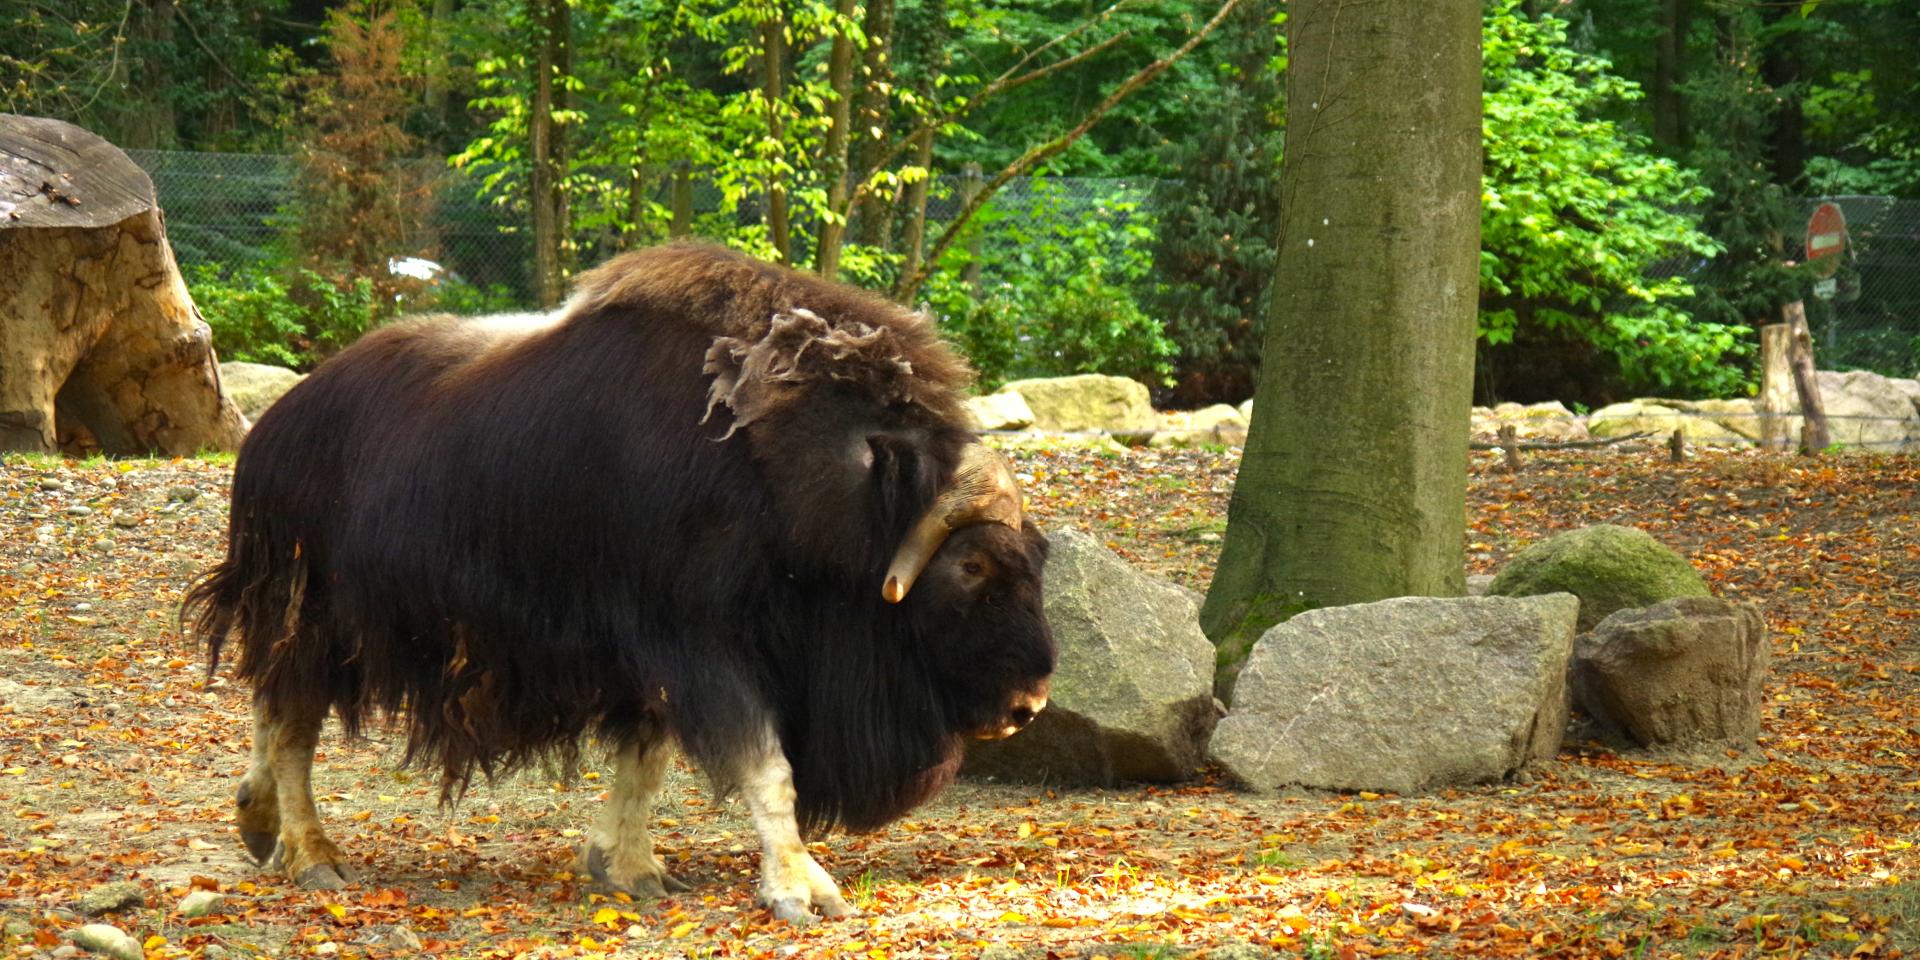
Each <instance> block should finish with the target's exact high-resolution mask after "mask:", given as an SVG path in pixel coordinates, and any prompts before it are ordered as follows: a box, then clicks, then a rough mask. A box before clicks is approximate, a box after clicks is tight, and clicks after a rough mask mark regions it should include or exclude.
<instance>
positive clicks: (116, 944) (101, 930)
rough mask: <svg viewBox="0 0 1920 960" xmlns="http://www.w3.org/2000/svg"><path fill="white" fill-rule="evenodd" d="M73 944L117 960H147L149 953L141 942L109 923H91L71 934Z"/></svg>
mask: <svg viewBox="0 0 1920 960" xmlns="http://www.w3.org/2000/svg"><path fill="white" fill-rule="evenodd" d="M69 936H71V937H72V938H73V942H74V943H76V944H79V945H80V946H82V947H85V948H86V949H88V950H90V951H92V952H94V953H99V954H105V955H106V956H109V957H113V958H115V960H145V958H146V955H147V952H146V951H145V950H143V949H141V947H140V941H138V940H135V939H134V938H133V937H132V936H130V935H128V933H127V932H126V931H125V930H122V929H120V928H119V927H116V926H114V925H112V924H108V923H89V924H87V925H86V926H84V927H81V928H80V929H78V930H75V931H73V933H71V934H69Z"/></svg>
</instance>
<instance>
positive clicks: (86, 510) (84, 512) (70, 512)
mask: <svg viewBox="0 0 1920 960" xmlns="http://www.w3.org/2000/svg"><path fill="white" fill-rule="evenodd" d="M65 513H66V515H67V516H69V517H91V516H93V508H92V507H89V506H86V505H85V504H74V505H73V506H71V507H68V508H67V509H66V511H65Z"/></svg>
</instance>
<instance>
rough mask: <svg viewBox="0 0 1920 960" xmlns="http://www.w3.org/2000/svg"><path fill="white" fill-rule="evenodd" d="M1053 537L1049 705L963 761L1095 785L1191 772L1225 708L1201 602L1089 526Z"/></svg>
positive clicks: (1006, 772) (994, 772)
mask: <svg viewBox="0 0 1920 960" xmlns="http://www.w3.org/2000/svg"><path fill="white" fill-rule="evenodd" d="M1048 538H1049V540H1050V541H1051V542H1052V549H1051V552H1050V554H1049V556H1048V560H1047V586H1046V611H1047V620H1048V621H1049V622H1050V623H1051V624H1052V625H1053V637H1054V642H1055V643H1057V644H1058V645H1059V648H1060V659H1059V665H1058V666H1057V667H1056V668H1055V670H1054V674H1053V690H1052V694H1051V696H1050V698H1049V703H1048V706H1047V709H1046V710H1044V711H1042V712H1041V714H1040V716H1039V717H1038V718H1036V719H1035V720H1034V721H1033V723H1032V724H1031V725H1029V726H1028V727H1027V728H1026V729H1025V730H1022V731H1020V732H1019V733H1017V734H1015V735H1014V736H1012V737H1009V738H1007V739H1005V740H997V741H991V742H976V743H974V744H973V745H972V746H971V747H970V748H969V750H968V755H967V763H966V768H965V769H966V771H967V772H969V773H975V774H982V775H988V776H998V777H1003V778H1006V779H1011V780H1023V781H1044V782H1047V783H1068V784H1076V785H1097V786H1105V785H1110V784H1113V783H1115V782H1117V781H1121V780H1162V781H1165V780H1184V779H1186V778H1188V777H1190V776H1192V775H1193V773H1194V771H1195V769H1196V768H1197V767H1198V766H1199V765H1200V763H1201V762H1202V761H1203V760H1204V759H1205V757H1206V744H1207V735H1208V734H1209V733H1210V732H1212V730H1213V724H1214V721H1215V719H1217V716H1218V715H1217V713H1216V710H1215V707H1214V702H1213V645H1212V644H1210V643H1208V642H1207V638H1206V635H1205V634H1202V633H1201V632H1200V620H1199V605H1198V604H1196V603H1195V602H1194V601H1193V599H1192V597H1191V595H1190V594H1189V592H1187V591H1183V590H1182V589H1180V588H1179V587H1177V586H1175V585H1173V584H1171V583H1167V582H1164V581H1162V580H1158V579H1155V578H1154V577H1151V576H1148V575H1147V574H1144V573H1141V572H1140V571H1138V570H1135V569H1134V568H1133V567H1131V566H1129V565H1128V564H1127V563H1126V561H1124V560H1121V559H1120V558H1119V557H1117V556H1115V555H1114V554H1113V552H1112V551H1109V550H1108V549H1107V548H1106V547H1104V546H1101V545H1100V543H1099V541H1097V540H1095V539H1094V538H1092V537H1090V536H1087V535H1086V534H1084V533H1081V532H1079V531H1077V530H1071V529H1060V530H1054V531H1052V532H1051V533H1050V534H1049V535H1048Z"/></svg>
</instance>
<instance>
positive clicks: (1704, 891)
mask: <svg viewBox="0 0 1920 960" xmlns="http://www.w3.org/2000/svg"><path fill="white" fill-rule="evenodd" d="M1010 455H1011V456H1012V457H1013V458H1014V460H1015V464H1016V467H1017V469H1018V470H1019V472H1020V473H1021V474H1022V478H1023V481H1024V483H1025V486H1026V489H1027V493H1028V496H1029V500H1030V501H1031V512H1032V514H1033V515H1034V516H1035V517H1036V519H1038V521H1039V522H1040V523H1041V524H1042V525H1043V526H1073V527H1077V528H1080V529H1083V530H1085V531H1087V532H1089V533H1091V534H1093V535H1094V536H1096V537H1098V538H1100V539H1101V540H1102V541H1103V542H1105V543H1106V544H1107V545H1108V546H1109V547H1111V548H1112V549H1114V550H1115V551H1116V552H1118V553H1119V554H1120V555H1122V556H1123V557H1125V558H1126V559H1127V560H1129V561H1130V562H1132V563H1134V564H1135V565H1137V566H1139V567H1141V568H1143V569H1146V570H1148V571H1151V572H1153V573H1155V574H1157V575H1159V576H1162V577H1165V578H1167V579H1169V580H1172V581H1174V582H1176V583H1179V584H1181V585H1183V586H1186V587H1189V588H1192V589H1195V590H1203V589H1204V588H1205V586H1206V582H1207V579H1208V577H1209V576H1210V573H1211V567H1212V564H1213V562H1214V560H1215V558H1216V557H1217V555H1218V553H1219V549H1220V544H1221V539H1222V536H1223V535H1224V531H1225V526H1226V512H1227V504H1228V500H1229V497H1230V494H1231V488H1232V479H1233V473H1234V469H1235V467H1236V466H1237V463H1238V451H1237V450H1229V449H1197V450H1167V451H1161V450H1145V449H1135V450H1130V451H1126V452H1124V453H1121V452H1116V451H1112V450H1110V449H1109V450H1099V449H1086V448H1076V447H1072V446H1057V447H1050V446H1045V445H1042V446H1039V447H1024V448H1021V449H1016V450H1011V451H1010ZM230 471H231V467H230V462H217V461H216V462H207V461H199V460H172V461H123V462H109V461H100V460H91V461H84V462H71V461H60V460H51V459H46V458H25V457H9V458H7V459H6V460H5V461H4V467H3V468H0V531H3V532H4V536H3V537H0V862H3V863H4V871H3V872H0V875H3V876H4V879H3V880H0V913H3V914H4V932H3V937H4V940H3V942H0V949H4V951H5V954H6V955H7V956H21V957H42V956H53V955H54V954H55V952H56V951H58V950H60V949H61V946H62V944H63V943H65V942H66V939H65V938H66V937H67V935H68V934H69V933H70V932H71V931H73V930H75V929H77V928H78V927H80V926H81V925H83V924H85V923H87V922H89V920H90V918H86V917H83V916H81V915H80V914H79V912H78V904H79V902H80V900H81V899H82V897H84V896H85V895H86V893H87V892H88V891H90V890H92V889H94V888H96V887H98V886H101V885H103V884H106V883H110V882H116V881H132V882H133V883H136V884H138V885H139V886H140V887H141V888H142V889H143V890H144V892H145V893H146V897H145V905H144V906H138V907H134V908H131V909H130V910H128V911H126V912H124V913H120V914H117V915H114V916H112V917H108V918H106V919H108V920H109V921H111V922H114V923H116V924H118V925H120V926H121V927H122V928H124V929H125V930H127V931H128V932H129V933H132V934H133V935H134V936H135V938H136V939H138V940H140V941H141V942H142V944H143V947H144V950H145V952H146V956H147V957H149V958H155V960H159V958H175V957H208V958H213V957H239V956H249V955H268V956H314V957H414V956H442V957H515V956H527V957H602V956H605V957H616V956H617V957H636V958H639V957H681V956H702V957H791V956H838V957H867V958H872V960H885V958H892V957H900V958H911V957H973V956H979V955H981V954H982V953H983V952H987V951H988V950H990V949H991V950H993V951H996V953H995V955H997V956H1001V957H1014V956H1020V957H1031V958H1041V957H1149V956H1160V957H1173V956H1188V955H1205V954H1206V953H1207V952H1208V951H1218V952H1217V953H1215V956H1219V957H1228V956H1253V955H1264V954H1267V953H1275V954H1279V955H1288V956H1295V955H1297V956H1310V957H1339V958H1349V957H1365V956H1402V955H1424V956H1437V957H1438V956H1445V957H1458V956H1515V957H1518V956H1556V957H1607V958H1611V957H1625V956H1634V957H1758V956H1767V957H1775V956H1778V957H1797V956H1847V957H1884V958H1894V957H1901V956H1908V957H1912V956H1920V880H1917V879H1916V873H1920V853H1917V852H1916V849H1915V845H1916V844H1917V843H1920V499H1917V498H1916V492H1915V491H1916V490H1920V462H1917V461H1915V460H1913V459H1911V458H1898V457H1849V458H1828V459H1806V458H1794V457H1786V456H1780V455H1772V454H1761V453H1753V452H1705V453H1703V454H1702V455H1701V456H1699V457H1697V458H1696V459H1694V460H1691V461H1689V462H1687V463H1684V464H1671V463H1668V462H1666V461H1665V458H1664V455H1662V454H1658V453H1657V452H1656V451H1653V450H1638V451H1636V450H1618V449H1616V450H1611V451H1599V452H1574V451H1569V452H1564V453H1554V454H1546V455H1540V456H1537V457H1535V458H1533V459H1532V460H1531V461H1530V462H1529V464H1528V466H1527V467H1526V468H1525V469H1523V470H1522V471H1520V472H1519V473H1516V474H1508V473H1505V472H1503V471H1502V470H1500V469H1499V466H1498V461H1497V459H1496V458H1495V457H1494V456H1491V455H1484V456H1483V455H1476V457H1475V459H1474V462H1473V480H1472V484H1471V489H1470V495H1469V504H1468V515H1469V530H1468V537H1467V541H1468V542H1467V543H1466V545H1465V547H1466V556H1467V562H1468V567H1469V571H1470V572H1474V573H1490V572H1492V571H1493V570H1495V569H1497V568H1498V567H1499V565H1500V564H1501V563H1502V562H1504V561H1505V559H1506V558H1508V557H1510V556H1511V555H1512V554H1513V553H1514V552H1515V551H1517V550H1519V549H1522V548H1524V547H1525V546H1527V545H1528V544H1530V543H1533V542H1535V541H1538V540H1539V539H1542V538H1544V537H1547V536H1551V535H1552V534H1554V533H1557V532H1560V531H1563V530H1567V529H1572V528H1574V527H1578V526H1583V525H1587V524H1592V523H1600V522H1611V523H1625V524H1631V525H1634V526H1639V527H1642V528H1644V529H1646V530H1648V531H1649V532H1651V533H1652V534H1653V535H1654V536H1656V537H1658V538H1659V539H1661V540H1663V541H1664V542H1666V543H1668V544H1670V545H1672V546H1674V547H1675V548H1676V549H1679V550H1681V551H1682V552H1683V553H1685V554H1686V555H1687V556H1688V557H1689V558H1691V559H1692V561H1693V562H1694V563H1695V565H1696V566H1698V567H1699V568H1700V569H1701V570H1702V572H1703V573H1704V574H1705V575H1706V576H1707V578H1708V580H1709V581H1710V583H1711V584H1712V585H1713V587H1714V589H1715V590H1716V592H1718V593H1720V594H1721V595H1723V596H1727V597H1730V598H1734V599H1738V600H1743V601H1749V602H1754V603H1758V604H1760V605H1761V607H1762V608H1763V609H1764V611H1765V614H1766V618H1767V621H1768V624H1769V626H1770V628H1771V633H1772V636H1773V640H1774V643H1775V653H1776V657H1775V661H1774V670H1773V674H1772V676H1771V678H1770V679H1769V682H1768V685H1767V691H1766V692H1767V706H1766V711H1765V716H1764V718H1763V735H1762V738H1761V741H1760V743H1759V746H1758V749H1756V750H1753V751H1750V752H1749V753H1747V754H1739V753H1735V752H1731V751H1729V752H1727V753H1724V754H1717V755H1706V756H1701V755H1693V756H1652V755H1639V754H1626V753H1617V752H1614V751H1611V750H1609V749H1607V748H1605V747H1603V746H1600V745H1598V744H1591V743H1569V744H1568V745H1567V747H1566V748H1565V749H1564V750H1563V751H1562V753H1561V755H1560V757H1559V758H1558V759H1557V760H1555V761H1554V762H1552V763H1546V764H1540V765H1537V766H1536V767H1534V768H1533V769H1531V770H1530V771H1529V772H1528V773H1527V774H1526V775H1525V776H1523V777H1522V778H1521V779H1519V780H1517V781H1515V782H1512V783H1504V784H1491V785H1486V786H1482V787H1475V788H1467V789H1454V790H1445V791H1438V792H1435V793H1431V794H1424V795H1420V796H1410V797H1401V796H1394V795H1390V794H1389V795H1378V794H1373V793H1355V794H1336V793H1327V792H1318V791H1304V790H1295V791H1289V792H1283V793H1280V794H1268V795H1259V794H1251V793H1245V792H1241V791H1238V790H1236V789H1234V788H1233V787H1232V785H1231V784H1229V783H1227V782H1225V781H1224V780H1223V779H1222V778H1221V777H1220V776H1219V775H1218V774H1217V772H1214V771H1202V775H1201V776H1200V777H1198V778H1197V779H1196V780H1195V781H1193V782H1192V783H1189V784H1183V785H1160V786H1152V785H1138V786H1132V787H1127V788H1121V789H1111V790H1084V789H1067V788H1061V787H1055V788H1047V787H1042V786H1033V785H1022V784H1003V783H991V782H982V781H977V780H968V781H963V782H962V783H961V784H960V785H958V786H956V787H955V788H954V789H953V790H951V791H949V792H948V793H947V794H946V795H944V796H942V797H941V798H939V799H938V800H936V801H935V802H933V803H931V804H929V805H928V806H926V807H924V808H922V809H920V810H918V811H915V813H914V814H913V815H912V816H910V817H909V818H908V819H906V820H904V821H901V822H899V823H896V824H894V825H892V826H890V827H888V828H886V829H883V830H881V831H879V832H876V833H873V834H869V835H861V836H836V837H831V838H828V839H827V840H826V841H824V842H822V843H819V844H816V845H815V847H814V850H815V854H816V856H817V857H819V858H820V859H821V861H822V863H823V864H824V865H825V866H826V867H827V869H828V870H829V871H830V872H832V873H833V874H834V875H835V876H836V877H837V878H839V880H840V881H841V884H842V887H843V889H844V890H845V891H846V892H847V894H848V896H849V897H850V898H851V899H852V900H853V901H854V902H855V903H856V905H857V906H859V907H860V908H861V910H862V914H861V915H860V916H858V917H855V918H852V919H848V920H842V921H833V922H824V923H820V924H816V925H814V926H812V927H809V928H805V929H794V928H790V927H788V926H787V925H786V924H784V923H779V922H775V921H772V920H770V918H769V916H768V915H767V913H766V911H764V910H762V909H760V908H758V907H757V906H756V905H755V904H754V903H753V899H752V897H753V888H754V883H755V882H756V879H757V865H758V841H757V839H756V838H755V836H754V834H753V832H752V828H751V824H750V823H749V821H748V820H747V818H746V817H745V816H744V814H743V811H742V810H740V809H739V808H738V805H737V804H735V803H732V802H728V801H722V800H719V799H716V798H715V797H714V796H713V795H712V793H711V792H710V791H709V790H708V788H707V786H706V784H705V783H704V781H703V780H701V779H699V778H697V777H696V776H694V775H693V774H692V773H691V772H690V771H689V770H687V769H685V768H684V767H677V768H676V769H675V770H674V771H673V773H672V775H671V777H670V782H669V784H668V789H667V790H666V792H665V793H664V794H663V796H662V800H661V803H660V806H659V810H658V818H657V820H656V828H657V829H656V832H655V838H656V842H657V844H658V846H659V850H660V853H661V856H662V857H663V859H664V860H666V862H667V863H668V865H669V867H670V869H673V870H674V871H675V872H676V873H678V874H681V875H684V876H685V877H686V878H687V879H689V880H690V881H692V882H693V884H694V890H693V892H691V893H687V894H680V895H675V896H671V897H667V898H665V899H662V900H658V901H653V902H641V903H636V902H631V901H629V900H628V899H627V898H625V897H624V896H619V895H613V896H609V895H607V894H606V892H605V891H602V890H599V889H596V888H595V887H594V886H593V884H592V883H591V882H589V881H588V880H587V879H585V878H584V877H583V876H581V875H580V874H578V873H577V872H576V870H577V867H576V864H575V851H576V849H577V847H578V845H579V844H580V843H581V842H582V840H583V838H584V831H585V830H586V828H587V826H588V825H589V823H590V822H591V820H592V819H593V815H594V813H595V812H596V810H597V809H598V807H599V804H600V803H602V802H603V800H604V790H605V788H606V786H607V778H609V777H610V776H611V773H610V772H609V770H608V769H606V768H605V767H604V766H598V765H597V763H596V761H597V758H594V759H591V760H589V762H588V763H587V765H586V766H585V767H584V768H583V769H582V770H581V771H578V773H577V776H576V775H574V772H572V771H561V770H548V771H537V772H534V773H529V774H522V775H519V776H516V777H513V778H507V779H503V780H502V781H500V782H497V783H493V784H490V785H480V786H477V787H476V788H475V789H474V790H473V791H472V792H471V793H470V794H469V795H468V797H467V798H466V799H465V800H464V801H463V802H462V803H460V804H459V805H457V806H455V807H452V808H447V809H442V808H440V807H438V806H437V803H436V800H437V796H438V784H437V780H436V778H435V777H434V776H433V774H432V773H431V772H430V771H416V770H396V769H395V768H394V763H395V762H396V761H397V759H398V754H399V749H398V748H399V745H398V744H397V743H396V742H395V741H394V739H393V738H392V737H391V736H386V735H376V736H373V737H370V738H368V739H365V740H361V741H352V742H350V741H344V740H342V739H340V738H339V737H338V736H337V735H335V734H334V733H333V732H332V731H329V734H328V736H327V737H325V738H324V739H323V741H322V743H321V748H320V753H319V756H318V757H317V759H316V774H315V776H316V790H317V791H318V792H319V794H320V798H321V806H322V815H323V818H324V819H325V820H326V822H327V824H328V827H329V829H330V831H331V832H332V834H333V836H334V838H335V839H336V840H337V841H339V842H340V843H341V845H342V846H343V848H344V849H345V850H346V851H347V854H348V856H349V858H350V859H351V860H353V861H354V866H355V867H356V869H357V877H356V878H357V883H356V884H355V885H353V886H351V887H349V888H348V889H346V890H342V891H337V892H308V891H302V890H300V889H298V888H296V887H294V886H292V885H290V884H289V883H287V882H286V881H285V880H284V879H282V878H280V877H278V876H276V875H274V874H272V873H270V872H267V871H265V870H262V869H261V868H258V867H256V866H254V865H253V864H252V863H251V862H250V861H248V860H247V858H246V856H245V854H244V851H243V849H242V847H241V845H240V843H239V841H238V838H237V836H236V835H235V834H234V831H233V823H232V810H231V791H232V788H233V786H234V785H235V782H236V780H237V777H238V776H239V774H240V773H241V772H243V770H244V767H245V764H246V754H247V748H248V730H247V709H246V703H247V691H246V690H244V689H243V688H241V687H240V686H239V685H237V684H234V683H230V682H228V681H227V680H226V679H225V678H224V677H216V678H213V679H212V680H209V679H208V678H207V676H206V674H205V669H204V655H203V653H202V652H201V651H199V650H196V649H193V648H192V647H191V646H190V644H188V643H187V642H186V641H185V640H184V639H183V638H182V637H181V636H180V634H179V632H178V630H177V627H176V624H175V622H174V617H175V608H176V607H177V605H178V602H179V599H180V594H181V592H182V590H183V589H184V588H185V586H186V584H187V583H188V582H189V581H190V580H191V578H192V577H193V576H194V575H195V574H196V573H197V572H199V571H200V570H202V569H204V568H205V567H206V566H208V565H210V564H211V563H213V562H215V561H217V559H218V558H219V556H220V554H221V551H222V545H223V533H224V529H225V501H226V496H227V490H228V483H229V479H230ZM77 508H85V509H77ZM590 756H591V754H590ZM196 890H207V891H217V892H219V893H222V894H224V895H225V896H224V898H223V899H221V900H220V901H219V902H218V904H217V905H216V906H215V907H214V912H212V913H209V914H207V915H205V916H197V917H193V918H188V917H185V916H183V915H182V914H180V913H179V912H178V906H179V904H180V901H181V899H182V898H183V897H184V896H186V895H187V894H188V893H190V892H193V891H196Z"/></svg>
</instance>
